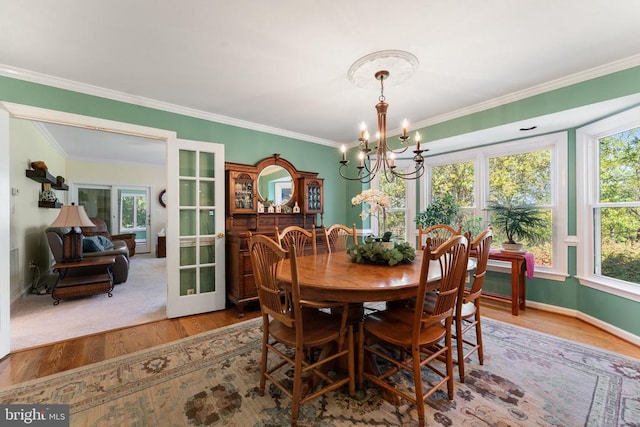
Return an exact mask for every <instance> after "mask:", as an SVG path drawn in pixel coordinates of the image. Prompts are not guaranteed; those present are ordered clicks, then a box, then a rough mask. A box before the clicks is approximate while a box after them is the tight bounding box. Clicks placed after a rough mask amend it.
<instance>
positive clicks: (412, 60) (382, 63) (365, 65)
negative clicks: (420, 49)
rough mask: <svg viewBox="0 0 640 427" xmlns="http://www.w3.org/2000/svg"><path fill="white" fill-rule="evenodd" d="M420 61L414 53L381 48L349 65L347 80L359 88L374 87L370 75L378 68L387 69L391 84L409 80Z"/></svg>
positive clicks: (374, 84)
mask: <svg viewBox="0 0 640 427" xmlns="http://www.w3.org/2000/svg"><path fill="white" fill-rule="evenodd" d="M419 65H420V62H419V61H418V58H416V56H415V55H413V54H411V53H409V52H405V51H403V50H381V51H378V52H373V53H370V54H369V55H365V56H363V57H362V58H360V59H358V60H357V61H356V62H354V63H353V65H351V67H349V71H348V72H347V76H348V77H349V81H351V83H353V84H354V85H356V86H358V87H360V88H367V87H376V85H377V83H376V81H375V80H374V79H372V78H371V76H373V75H375V73H376V72H378V71H379V70H387V71H389V73H390V74H391V75H392V76H393V80H392V81H393V85H398V84H400V83H403V82H405V81H407V80H409V79H410V78H411V77H412V76H413V75H414V74H415V72H416V71H417V70H418V67H419Z"/></svg>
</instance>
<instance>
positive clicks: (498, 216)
mask: <svg viewBox="0 0 640 427" xmlns="http://www.w3.org/2000/svg"><path fill="white" fill-rule="evenodd" d="M487 210H488V211H489V212H490V213H491V219H492V225H493V227H494V228H495V229H497V230H499V231H501V232H502V233H504V234H505V235H506V239H507V240H505V241H504V242H503V243H502V247H503V248H504V249H505V250H508V251H514V252H521V251H522V242H521V240H526V241H527V242H528V243H530V244H534V243H537V242H540V241H542V240H543V239H544V237H545V229H546V227H545V226H546V225H547V221H546V220H545V218H544V217H543V216H542V211H540V209H538V208H537V207H535V206H532V205H530V204H521V203H517V202H516V201H513V200H504V201H492V202H489V204H488V205H487Z"/></svg>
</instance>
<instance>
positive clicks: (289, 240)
mask: <svg viewBox="0 0 640 427" xmlns="http://www.w3.org/2000/svg"><path fill="white" fill-rule="evenodd" d="M276 239H277V240H278V244H279V245H280V246H281V247H282V248H283V249H284V250H288V249H289V247H291V246H292V245H293V246H295V247H296V251H297V253H298V254H300V256H302V255H305V251H306V247H307V245H308V244H309V245H311V254H312V255H316V254H317V253H318V251H317V248H316V228H315V227H314V226H312V228H311V230H306V229H304V228H302V227H299V226H297V225H290V226H289V227H285V228H284V229H283V230H282V231H279V230H278V226H276Z"/></svg>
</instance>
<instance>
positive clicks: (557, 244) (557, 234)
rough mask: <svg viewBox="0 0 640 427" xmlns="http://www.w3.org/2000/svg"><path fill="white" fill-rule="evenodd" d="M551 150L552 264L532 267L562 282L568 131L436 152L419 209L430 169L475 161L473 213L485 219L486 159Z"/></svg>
mask: <svg viewBox="0 0 640 427" xmlns="http://www.w3.org/2000/svg"><path fill="white" fill-rule="evenodd" d="M544 149H549V150H551V181H552V183H551V189H552V190H551V191H552V194H551V205H550V206H549V207H550V208H551V212H552V233H553V241H552V248H553V249H552V250H553V267H544V266H540V265H536V266H535V276H536V277H538V278H545V279H551V280H556V281H564V280H566V278H567V277H568V276H569V273H568V271H569V270H568V253H567V252H568V250H567V249H568V246H569V245H571V244H572V241H571V239H568V225H567V223H568V215H567V209H568V204H567V199H568V189H567V176H568V172H567V158H568V134H567V132H556V133H551V134H546V135H540V136H535V137H531V138H523V139H518V140H512V141H505V142H500V143H496V144H492V145H487V146H482V147H476V148H470V149H468V150H460V151H456V152H451V153H445V154H439V155H436V156H433V157H427V158H425V168H427V170H426V171H425V175H424V178H423V180H422V182H421V187H422V188H423V190H421V191H420V200H419V211H422V210H423V209H424V208H425V206H426V205H427V201H429V200H430V196H431V168H432V167H434V166H442V165H445V164H451V163H460V162H469V161H471V162H474V164H475V171H474V175H475V182H476V186H475V189H474V204H475V207H474V208H475V211H474V216H479V217H482V218H483V219H484V222H485V224H486V223H487V221H488V212H487V211H486V210H485V209H486V204H487V198H488V195H489V175H488V174H489V158H491V157H495V156H498V155H514V154H520V153H528V152H532V151H540V150H544ZM414 233H415V235H416V236H417V228H416V227H415V224H414ZM489 265H490V267H491V268H490V269H491V270H492V271H498V272H501V273H510V272H511V265H510V264H508V263H504V262H499V261H491V262H490V264H489Z"/></svg>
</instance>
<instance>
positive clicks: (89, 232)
mask: <svg viewBox="0 0 640 427" xmlns="http://www.w3.org/2000/svg"><path fill="white" fill-rule="evenodd" d="M89 219H90V220H91V221H92V222H93V223H94V224H95V225H96V226H95V227H80V228H81V229H82V235H83V236H104V237H106V238H107V239H109V240H111V241H112V242H113V241H114V240H122V241H124V242H125V243H126V244H127V248H129V256H134V255H135V254H136V235H135V233H125V234H110V233H109V230H108V229H107V223H106V222H105V221H104V219H102V218H97V217H93V218H89Z"/></svg>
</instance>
